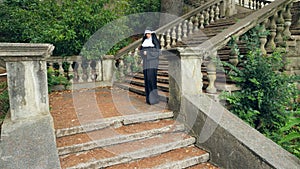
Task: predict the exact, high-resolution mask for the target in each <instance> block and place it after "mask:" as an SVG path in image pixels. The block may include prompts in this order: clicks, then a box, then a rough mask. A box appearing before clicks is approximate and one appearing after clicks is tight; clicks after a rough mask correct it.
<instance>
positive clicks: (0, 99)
mask: <svg viewBox="0 0 300 169" xmlns="http://www.w3.org/2000/svg"><path fill="white" fill-rule="evenodd" d="M8 110H9V99H8V91H7V83H6V82H0V125H1V124H2V121H3V119H4V118H5V115H6V113H7V112H8Z"/></svg>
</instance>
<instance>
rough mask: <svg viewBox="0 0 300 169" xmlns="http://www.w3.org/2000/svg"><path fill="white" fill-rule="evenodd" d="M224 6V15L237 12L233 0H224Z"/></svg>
mask: <svg viewBox="0 0 300 169" xmlns="http://www.w3.org/2000/svg"><path fill="white" fill-rule="evenodd" d="M224 2H225V6H226V16H227V17H228V16H232V15H234V14H236V13H237V10H236V9H235V0H225V1H224Z"/></svg>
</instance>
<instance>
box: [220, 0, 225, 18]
mask: <svg viewBox="0 0 300 169" xmlns="http://www.w3.org/2000/svg"><path fill="white" fill-rule="evenodd" d="M225 15H226V3H225V2H224V1H222V2H221V4H220V18H225Z"/></svg>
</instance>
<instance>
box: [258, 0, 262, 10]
mask: <svg viewBox="0 0 300 169" xmlns="http://www.w3.org/2000/svg"><path fill="white" fill-rule="evenodd" d="M262 7H263V6H262V2H261V1H258V9H261V8H262Z"/></svg>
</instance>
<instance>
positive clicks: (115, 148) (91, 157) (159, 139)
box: [60, 133, 195, 169]
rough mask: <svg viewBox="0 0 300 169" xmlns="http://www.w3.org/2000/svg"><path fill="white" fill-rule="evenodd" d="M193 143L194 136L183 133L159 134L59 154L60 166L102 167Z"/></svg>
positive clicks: (72, 168)
mask: <svg viewBox="0 0 300 169" xmlns="http://www.w3.org/2000/svg"><path fill="white" fill-rule="evenodd" d="M194 143H195V138H193V137H191V136H188V135H186V134H184V133H172V134H161V135H157V136H154V137H150V138H146V139H142V140H137V141H132V142H127V143H122V144H118V145H112V146H106V147H102V148H95V149H92V150H89V151H84V152H80V153H74V154H68V155H65V156H61V157H60V161H61V166H62V168H69V169H77V168H81V169H87V168H102V167H108V166H112V165H117V164H122V163H128V162H131V161H134V160H137V159H142V158H146V157H150V156H154V155H158V154H161V153H165V152H168V151H170V150H173V149H177V148H182V147H186V146H189V145H192V144H194ZM78 161H80V162H79V163H78Z"/></svg>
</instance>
